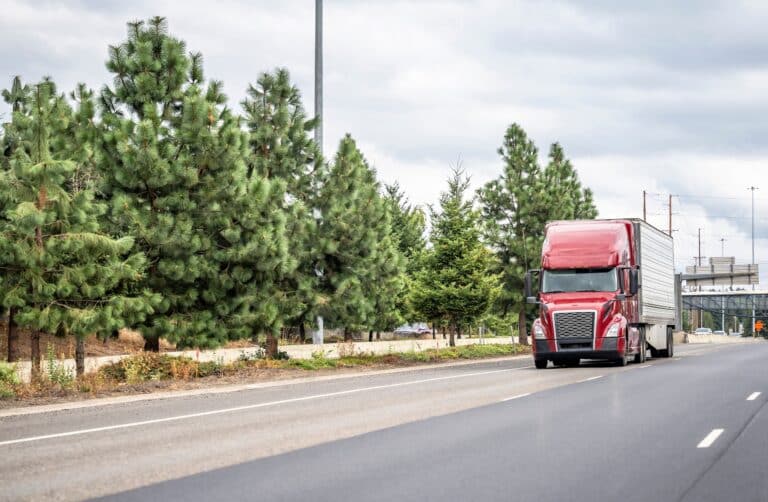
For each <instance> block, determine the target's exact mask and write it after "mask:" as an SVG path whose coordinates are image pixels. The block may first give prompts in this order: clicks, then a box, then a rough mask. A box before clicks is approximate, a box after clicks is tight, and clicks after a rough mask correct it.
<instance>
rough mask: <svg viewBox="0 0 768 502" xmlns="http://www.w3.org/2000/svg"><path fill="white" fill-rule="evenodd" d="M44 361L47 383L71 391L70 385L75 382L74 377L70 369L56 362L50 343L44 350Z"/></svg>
mask: <svg viewBox="0 0 768 502" xmlns="http://www.w3.org/2000/svg"><path fill="white" fill-rule="evenodd" d="M45 359H46V366H47V368H46V369H47V372H46V376H47V377H48V381H49V382H51V383H53V384H56V385H58V386H60V387H61V388H62V389H65V390H69V389H71V388H72V384H73V383H74V382H75V375H74V373H73V372H72V370H71V369H68V368H67V367H66V366H64V365H63V364H59V363H58V362H56V354H54V349H53V345H51V344H50V343H49V344H48V347H47V348H46V350H45Z"/></svg>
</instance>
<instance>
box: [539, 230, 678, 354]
mask: <svg viewBox="0 0 768 502" xmlns="http://www.w3.org/2000/svg"><path fill="white" fill-rule="evenodd" d="M545 232H546V233H545V239H544V244H543V246H542V253H541V269H540V270H535V271H529V273H528V274H527V275H526V296H527V299H528V301H529V302H530V303H535V304H537V305H538V306H539V315H538V317H537V318H536V320H535V321H534V323H533V326H532V329H531V335H532V339H533V353H534V362H535V364H536V367H537V368H540V369H541V368H546V367H547V364H548V363H549V361H552V362H553V363H554V364H555V365H578V364H579V362H580V360H581V359H603V360H610V361H615V362H616V363H618V364H619V365H622V366H624V365H626V364H627V363H628V361H629V360H630V359H634V360H635V361H636V362H643V361H645V357H646V353H647V350H648V349H649V348H650V349H651V351H652V354H653V355H669V354H671V351H672V349H671V347H672V340H671V338H672V337H671V332H672V331H671V327H672V326H674V325H675V308H676V305H675V291H674V289H675V288H674V269H673V262H674V260H673V255H672V240H671V238H669V237H668V236H666V235H665V234H663V233H662V232H661V231H659V230H658V229H655V228H654V227H651V226H650V225H648V224H647V223H645V222H640V221H639V220H590V221H561V222H552V223H550V224H548V225H547V227H546V230H545ZM642 241H647V242H645V243H643V242H642ZM644 244H645V247H644ZM644 260H645V261H644ZM534 276H535V277H537V279H538V282H537V283H538V294H537V295H536V296H531V294H530V291H531V289H532V278H533V277H534ZM643 282H646V283H647V288H646V291H643ZM643 293H645V295H644V294H643Z"/></svg>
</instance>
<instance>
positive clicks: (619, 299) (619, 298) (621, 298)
mask: <svg viewBox="0 0 768 502" xmlns="http://www.w3.org/2000/svg"><path fill="white" fill-rule="evenodd" d="M626 299H627V295H625V294H624V293H618V294H617V295H616V297H615V298H614V300H616V301H617V302H623V301H624V300H626Z"/></svg>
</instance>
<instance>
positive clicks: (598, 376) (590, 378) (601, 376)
mask: <svg viewBox="0 0 768 502" xmlns="http://www.w3.org/2000/svg"><path fill="white" fill-rule="evenodd" d="M598 378H603V375H597V376H593V377H589V378H585V379H584V380H579V381H578V382H576V383H584V382H591V381H592V380H597V379H598Z"/></svg>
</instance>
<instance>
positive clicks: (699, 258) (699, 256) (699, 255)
mask: <svg viewBox="0 0 768 502" xmlns="http://www.w3.org/2000/svg"><path fill="white" fill-rule="evenodd" d="M696 261H697V262H698V264H699V267H701V229H699V254H698V256H697V257H696Z"/></svg>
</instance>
